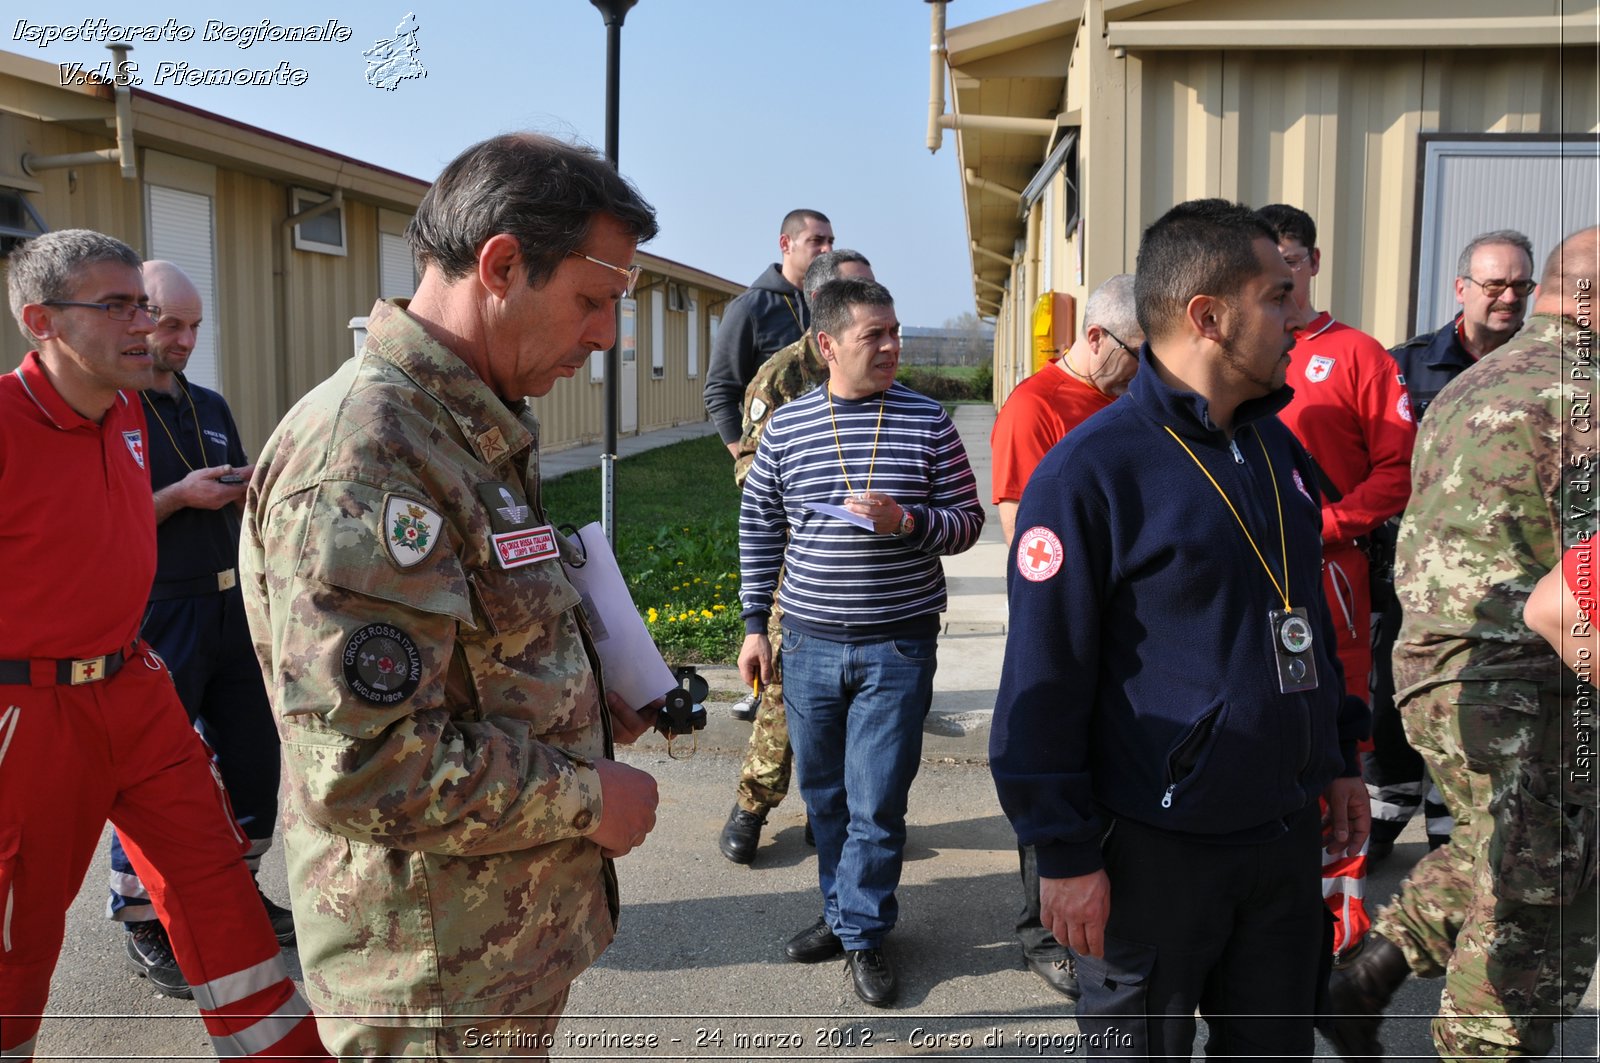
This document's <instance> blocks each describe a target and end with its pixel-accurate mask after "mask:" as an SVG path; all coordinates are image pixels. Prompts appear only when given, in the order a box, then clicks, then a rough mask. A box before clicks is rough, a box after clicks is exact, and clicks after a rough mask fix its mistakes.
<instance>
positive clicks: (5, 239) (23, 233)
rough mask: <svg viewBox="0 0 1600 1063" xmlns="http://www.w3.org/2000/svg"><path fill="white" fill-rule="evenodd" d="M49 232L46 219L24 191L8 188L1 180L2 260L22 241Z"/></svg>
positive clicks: (0, 232)
mask: <svg viewBox="0 0 1600 1063" xmlns="http://www.w3.org/2000/svg"><path fill="white" fill-rule="evenodd" d="M47 231H48V227H47V226H46V225H45V223H44V219H43V218H41V217H39V212H38V211H36V210H34V209H33V204H32V203H29V202H28V197H27V196H25V195H24V194H23V192H22V189H20V188H11V187H9V186H6V185H4V184H3V179H0V258H4V257H5V256H7V255H9V254H10V253H11V252H12V250H13V249H14V248H15V247H16V246H17V245H18V244H20V243H22V241H24V240H31V239H33V238H34V237H35V236H39V235H41V234H42V233H45V232H47Z"/></svg>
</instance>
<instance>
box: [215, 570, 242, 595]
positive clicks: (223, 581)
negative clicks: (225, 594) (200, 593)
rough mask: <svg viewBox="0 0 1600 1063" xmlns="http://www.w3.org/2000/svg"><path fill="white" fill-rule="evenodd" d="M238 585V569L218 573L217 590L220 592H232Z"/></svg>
mask: <svg viewBox="0 0 1600 1063" xmlns="http://www.w3.org/2000/svg"><path fill="white" fill-rule="evenodd" d="M238 583H239V576H238V570H237V569H232V568H229V569H224V570H223V571H221V572H218V573H217V590H219V591H231V590H233V588H234V587H236V586H237V585H238Z"/></svg>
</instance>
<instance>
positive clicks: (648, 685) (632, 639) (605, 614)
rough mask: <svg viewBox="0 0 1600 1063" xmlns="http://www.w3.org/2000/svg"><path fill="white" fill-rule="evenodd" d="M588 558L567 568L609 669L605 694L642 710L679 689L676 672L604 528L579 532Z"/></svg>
mask: <svg viewBox="0 0 1600 1063" xmlns="http://www.w3.org/2000/svg"><path fill="white" fill-rule="evenodd" d="M573 541H574V542H576V543H578V544H579V545H580V546H581V547H582V548H583V551H584V553H585V555H586V556H587V557H588V559H589V560H588V562H587V563H585V564H584V565H583V566H582V567H581V568H573V567H572V566H570V565H566V564H563V565H562V567H563V568H564V569H566V573H567V579H568V580H569V581H570V582H571V583H572V585H573V586H574V587H575V588H577V591H578V593H579V594H581V595H583V611H584V612H585V613H587V614H588V615H589V633H590V634H592V635H593V636H594V648H595V652H596V653H598V654H599V655H600V665H601V667H602V668H604V669H605V679H606V689H608V690H615V691H616V692H617V693H618V694H620V695H621V696H622V700H623V701H626V702H627V703H628V706H629V707H630V708H634V709H637V708H640V707H641V706H644V705H648V704H650V702H652V701H654V700H656V699H657V698H659V697H661V695H663V694H665V693H666V692H667V691H669V690H671V689H672V688H673V687H675V686H677V685H678V681H677V680H676V679H674V678H673V677H672V670H671V669H670V668H668V667H667V662H666V661H664V660H662V659H661V651H660V650H658V649H656V644H655V642H654V641H652V640H651V638H650V632H649V630H648V629H647V628H646V627H645V626H644V621H643V620H642V619H640V617H639V610H638V609H637V608H635V607H634V604H633V596H632V595H630V594H629V593H628V585H627V583H626V582H624V581H623V578H622V572H621V571H620V570H619V569H618V568H617V559H616V557H615V556H614V555H613V554H612V553H611V544H610V543H608V542H606V535H605V532H604V531H602V530H601V528H600V525H599V524H588V525H585V526H584V527H582V528H580V529H578V534H577V535H576V536H575V537H574V539H573Z"/></svg>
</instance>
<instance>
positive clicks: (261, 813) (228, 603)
mask: <svg viewBox="0 0 1600 1063" xmlns="http://www.w3.org/2000/svg"><path fill="white" fill-rule="evenodd" d="M140 635H141V636H142V637H143V638H144V639H145V640H146V641H147V642H149V643H150V645H151V646H152V647H153V648H154V649H155V651H156V652H157V653H158V654H160V655H161V659H162V660H164V661H165V662H166V663H167V668H168V669H169V670H170V671H171V673H172V679H173V682H174V683H176V684H177V687H178V697H179V699H180V700H181V701H182V702H183V710H184V712H186V713H188V714H189V722H190V723H192V724H195V727H196V730H198V731H199V732H200V734H201V736H202V737H203V738H204V739H205V740H206V743H207V744H208V745H209V746H210V747H211V750H212V752H213V753H215V754H216V764H217V770H218V771H220V772H221V773H222V784H223V786H224V787H226V788H227V791H228V799H229V801H231V802H232V804H233V812H234V815H235V816H237V817H238V821H239V829H240V830H241V831H242V832H243V834H244V836H245V837H246V838H248V839H249V840H250V842H251V845H250V851H249V852H248V853H247V854H246V862H247V863H248V864H249V865H250V867H251V870H252V871H253V870H255V868H256V867H257V866H258V865H259V864H260V861H261V856H262V854H263V853H265V852H266V851H267V848H268V847H269V846H270V845H271V844H272V834H273V831H274V829H275V828H276V826H277V820H278V773H279V758H278V727H277V724H276V722H275V721H274V719H273V715H272V704H271V702H270V701H268V699H267V688H266V684H265V683H264V682H263V681H262V678H261V664H260V662H259V661H257V660H256V654H255V649H254V647H253V646H252V644H251V642H250V627H249V624H248V623H247V622H246V620H245V615H244V597H243V595H242V594H241V593H240V591H239V588H237V587H235V588H233V589H232V590H228V591H223V592H220V593H215V594H200V595H195V596H193V597H188V598H173V599H170V600H168V601H163V602H151V603H150V605H149V606H148V608H147V609H146V612H145V618H144V624H143V626H142V627H141V629H140ZM106 914H107V915H108V916H110V917H111V918H113V919H116V920H117V921H119V922H124V923H131V922H139V921H141V920H147V919H154V918H155V912H154V910H153V909H152V908H151V907H150V901H149V898H148V895H147V892H146V890H145V889H144V886H143V884H142V883H141V882H140V881H139V878H138V876H137V874H136V873H135V872H134V869H133V865H132V864H131V863H130V862H129V860H128V857H127V854H126V853H125V852H124V851H123V848H122V840H121V838H120V837H118V836H117V835H116V834H115V833H113V834H112V837H111V896H110V900H109V901H108V903H107V905H106Z"/></svg>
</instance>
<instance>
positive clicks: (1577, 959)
mask: <svg viewBox="0 0 1600 1063" xmlns="http://www.w3.org/2000/svg"><path fill="white" fill-rule="evenodd" d="M1597 256H1600V230H1597V229H1586V230H1583V231H1581V232H1578V233H1576V234H1574V235H1573V236H1570V237H1568V238H1567V240H1566V241H1565V242H1564V243H1563V244H1562V245H1561V246H1560V247H1558V248H1557V249H1556V251H1555V252H1554V253H1552V254H1551V256H1550V259H1549V260H1548V261H1547V262H1546V264H1545V268H1544V275H1543V278H1542V279H1541V281H1540V287H1539V295H1538V298H1537V301H1536V302H1535V304H1534V308H1533V309H1534V313H1533V316H1531V317H1530V318H1529V319H1528V323H1527V325H1526V326H1525V328H1524V329H1523V331H1522V332H1521V333H1520V334H1519V335H1518V336H1517V338H1516V339H1514V340H1512V341H1511V342H1510V343H1508V344H1506V345H1505V346H1504V347H1503V348H1501V349H1500V350H1499V351H1497V352H1495V353H1494V354H1492V355H1490V356H1488V357H1486V358H1484V359H1482V360H1481V361H1479V362H1478V363H1477V364H1476V365H1474V366H1473V367H1472V368H1470V369H1468V370H1467V371H1466V372H1465V373H1463V374H1462V375H1461V376H1460V377H1458V378H1457V379H1456V380H1455V381H1453V382H1451V383H1450V384H1449V385H1447V386H1446V387H1445V389H1444V390H1443V391H1441V392H1440V393H1439V398H1438V400H1437V402H1436V403H1435V404H1434V408H1433V412H1432V413H1431V414H1430V415H1429V416H1428V419H1427V421H1425V422H1424V423H1423V426H1422V429H1421V433H1420V435H1419V437H1418V439H1417V448H1416V454H1417V458H1416V461H1415V464H1414V467H1413V471H1412V483H1413V493H1412V502H1411V507H1410V509H1409V510H1408V511H1407V513H1406V518H1405V522H1404V523H1403V524H1402V526H1401V531H1400V541H1399V547H1398V556H1397V560H1396V565H1395V575H1396V579H1395V583H1396V587H1397V589H1398V592H1399V595H1400V600H1401V604H1402V605H1403V606H1404V607H1405V623H1404V626H1403V627H1402V629H1401V633H1400V642H1399V645H1398V647H1397V649H1396V651H1395V662H1394V664H1395V679H1396V685H1397V687H1398V693H1397V700H1398V702H1399V703H1400V707H1401V712H1402V715H1403V716H1404V720H1405V726H1406V734H1407V736H1408V737H1409V738H1410V739H1411V742H1412V744H1413V745H1415V746H1416V748H1417V749H1418V751H1420V752H1421V753H1422V755H1423V757H1424V758H1425V759H1426V760H1427V762H1428V767H1429V769H1430V771H1431V772H1432V775H1433V779H1434V781H1435V782H1436V783H1437V784H1438V786H1439V789H1440V790H1441V791H1442V792H1443V793H1444V796H1445V800H1446V802H1447V803H1448V804H1449V806H1450V809H1451V811H1453V812H1454V813H1455V816H1456V830H1455V834H1454V837H1453V839H1452V841H1451V843H1450V844H1449V845H1445V846H1442V847H1440V848H1437V849H1434V850H1432V851H1431V852H1429V853H1428V854H1427V855H1426V856H1424V857H1423V858H1422V860H1421V861H1419V862H1418V864H1417V866H1416V867H1415V868H1414V869H1413V870H1412V872H1411V875H1410V877H1409V878H1407V879H1406V881H1405V882H1404V883H1403V884H1402V886H1401V890H1400V893H1399V895H1398V897H1397V898H1396V900H1395V902H1394V904H1393V905H1391V906H1390V907H1389V908H1387V909H1385V910H1384V912H1383V913H1382V914H1380V915H1379V916H1378V918H1377V920H1376V921H1375V922H1374V924H1373V928H1372V933H1371V934H1370V935H1369V936H1368V939H1367V944H1366V946H1365V947H1364V948H1363V950H1362V952H1361V954H1360V955H1359V956H1358V957H1357V958H1356V960H1355V962H1354V963H1352V964H1351V965H1350V966H1349V967H1347V968H1345V969H1344V970H1342V971H1339V972H1336V973H1335V976H1334V981H1333V984H1332V986H1331V992H1332V1003H1333V1007H1332V1012H1333V1014H1334V1015H1335V1016H1336V1018H1334V1020H1333V1021H1332V1022H1331V1023H1329V1024H1328V1025H1327V1029H1326V1030H1325V1032H1327V1033H1328V1034H1329V1037H1330V1039H1331V1040H1332V1041H1333V1042H1334V1045H1335V1047H1337V1048H1338V1049H1339V1051H1340V1053H1341V1055H1343V1056H1344V1057H1345V1058H1346V1059H1352V1058H1370V1057H1373V1056H1376V1055H1377V1054H1378V1053H1379V1052H1380V1051H1381V1047H1380V1046H1379V1044H1378V1041H1377V1028H1378V1023H1379V1021H1380V1016H1381V1012H1382V1008H1383V1006H1384V1005H1385V1004H1386V1003H1387V1002H1388V1000H1389V998H1390V997H1391V996H1392V994H1393V992H1394V990H1395V989H1396V988H1397V987H1398V986H1399V984H1400V983H1401V982H1402V981H1403V980H1404V979H1405V977H1406V975H1407V973H1409V972H1415V973H1416V974H1419V975H1422V976H1423V977H1435V976H1438V975H1440V974H1443V975H1444V976H1445V989H1444V995H1443V997H1442V999H1441V1001H1440V1015H1439V1017H1438V1018H1436V1019H1435V1020H1434V1022H1433V1037H1434V1043H1435V1044H1436V1045H1437V1047H1438V1049H1439V1053H1440V1055H1441V1056H1442V1057H1444V1058H1446V1059H1479V1058H1492V1057H1504V1056H1508V1055H1510V1056H1525V1055H1526V1056H1538V1055H1544V1054H1546V1053H1548V1052H1549V1051H1550V1050H1551V1047H1552V1045H1553V1043H1554V1027H1555V1025H1556V1024H1557V1023H1558V1022H1560V1021H1561V1020H1562V1019H1563V1018H1564V1017H1566V1016H1567V1015H1570V1014H1571V1013H1572V1010H1573V1008H1574V1007H1575V1006H1576V1005H1577V1003H1578V1002H1579V1000H1580V999H1581V998H1582V996H1583V992H1584V989H1585V988H1586V987H1587V985H1588V982H1589V978H1590V976H1591V975H1592V973H1593V971H1594V964H1595V941H1596V939H1595V930H1596V900H1597V898H1596V892H1595V879H1594V872H1595V863H1594V861H1595V853H1594V846H1595V845H1596V838H1595V830H1596V819H1595V798H1596V790H1595V782H1594V774H1593V771H1592V768H1589V769H1587V770H1582V769H1583V766H1582V765H1581V763H1580V760H1579V757H1578V756H1577V755H1576V754H1575V752H1574V748H1575V742H1576V741H1577V740H1578V739H1579V738H1580V736H1581V727H1582V726H1583V725H1582V724H1575V721H1574V718H1573V712H1574V711H1575V708H1576V706H1577V705H1578V702H1576V701H1575V700H1574V698H1573V694H1574V688H1573V686H1572V684H1571V678H1570V675H1569V673H1568V672H1567V670H1566V669H1565V668H1564V667H1563V666H1562V663H1561V660H1560V657H1559V656H1558V655H1557V654H1556V652H1555V651H1554V650H1553V649H1552V648H1551V647H1550V645H1549V644H1548V643H1546V642H1545V641H1544V639H1542V638H1540V637H1539V636H1538V635H1537V634H1535V633H1534V632H1533V631H1531V630H1530V629H1529V628H1528V627H1527V625H1526V624H1525V622H1524V621H1523V618H1522V609H1523V604H1524V602H1525V601H1526V600H1527V598H1528V595H1529V593H1530V592H1531V591H1532V589H1533V587H1534V585H1535V584H1536V583H1537V582H1538V581H1539V579H1540V578H1541V577H1542V576H1543V575H1544V574H1545V573H1546V572H1548V571H1549V570H1550V569H1552V568H1556V567H1558V566H1559V564H1560V560H1561V554H1562V550H1563V548H1564V546H1565V545H1569V544H1571V543H1573V542H1576V541H1577V540H1578V539H1579V537H1580V536H1582V535H1585V534H1589V533H1592V532H1593V530H1594V527H1595V511H1594V498H1593V495H1592V494H1591V493H1590V488H1591V486H1592V483H1591V477H1592V475H1593V467H1594V456H1595V444H1596V440H1595V435H1594V428H1593V424H1592V421H1591V417H1592V403H1593V399H1594V383H1593V381H1594V372H1593V370H1594V353H1595V348H1594V333H1593V331H1592V323H1593V311H1594V303H1593V299H1594V289H1595V281H1596V276H1597V274H1600V269H1597V261H1596V260H1597ZM1590 696H1591V697H1592V694H1591V695H1590ZM1591 705H1592V703H1591ZM1591 726H1592V724H1591Z"/></svg>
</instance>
